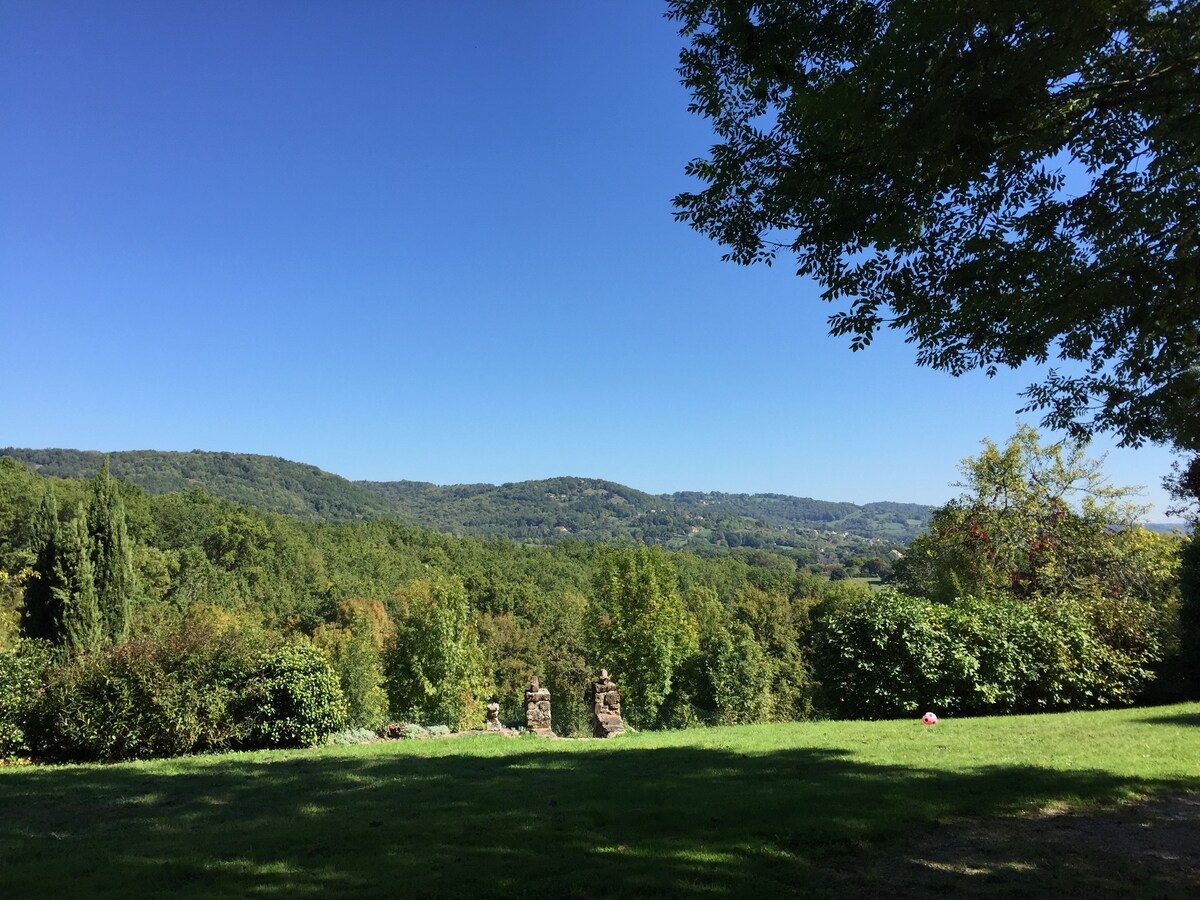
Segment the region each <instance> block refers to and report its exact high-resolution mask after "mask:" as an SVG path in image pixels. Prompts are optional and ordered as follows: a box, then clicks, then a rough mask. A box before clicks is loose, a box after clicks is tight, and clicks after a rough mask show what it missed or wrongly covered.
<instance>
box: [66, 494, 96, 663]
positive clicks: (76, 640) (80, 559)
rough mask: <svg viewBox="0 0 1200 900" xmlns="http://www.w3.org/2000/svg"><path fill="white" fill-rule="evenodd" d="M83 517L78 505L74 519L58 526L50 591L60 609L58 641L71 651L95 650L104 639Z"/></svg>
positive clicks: (81, 506)
mask: <svg viewBox="0 0 1200 900" xmlns="http://www.w3.org/2000/svg"><path fill="white" fill-rule="evenodd" d="M86 516H87V514H86V511H85V510H84V508H83V504H80V506H79V509H78V511H77V512H76V515H75V518H73V519H72V520H71V521H70V522H69V523H67V524H66V525H65V526H63V527H62V528H61V529H60V531H59V542H58V556H57V559H56V560H55V572H56V576H55V586H54V593H55V595H56V597H57V598H58V608H59V609H60V610H61V611H62V629H61V640H62V643H63V644H65V645H66V647H67V649H68V650H70V651H71V652H73V653H76V652H87V651H91V650H95V649H96V648H97V647H99V646H100V644H101V642H102V641H103V640H104V629H103V625H102V623H101V619H100V601H99V598H98V596H97V594H96V581H95V577H94V574H93V568H92V546H91V545H92V541H91V536H90V535H89V534H88V530H87V517H86Z"/></svg>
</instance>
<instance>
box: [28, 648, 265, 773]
mask: <svg viewBox="0 0 1200 900" xmlns="http://www.w3.org/2000/svg"><path fill="white" fill-rule="evenodd" d="M252 659H253V656H252V650H251V648H250V646H249V645H248V644H247V643H246V641H245V640H244V639H243V637H242V636H241V635H240V634H239V633H238V632H237V631H235V630H232V629H228V630H225V631H219V632H213V631H211V630H208V629H206V628H204V627H202V626H200V625H184V626H182V627H181V628H180V629H179V630H177V631H174V632H171V633H167V634H164V635H159V636H149V637H142V638H139V639H137V640H133V641H129V642H128V643H126V644H123V645H122V646H120V647H116V648H113V647H109V648H105V649H103V650H100V651H97V652H95V653H90V654H85V655H81V656H78V657H75V658H73V659H70V660H68V661H66V662H64V663H62V664H60V665H58V666H55V667H54V668H52V669H51V670H50V672H49V677H48V679H47V685H46V689H45V692H44V694H43V695H42V696H41V697H40V699H39V700H38V702H37V703H36V705H35V709H34V710H33V712H32V715H31V727H30V734H29V743H30V746H31V749H32V750H33V751H34V753H35V754H37V755H39V756H43V757H46V758H49V759H55V760H64V761H66V760H71V761H84V760H100V761H113V760H121V759H140V758H148V757H161V756H177V755H179V754H183V753H189V752H193V751H197V750H206V749H221V748H225V747H229V746H233V745H235V744H236V743H238V742H239V740H240V739H241V738H242V737H243V735H244V733H245V721H244V717H243V715H242V713H241V711H240V706H241V696H242V691H243V686H244V684H245V680H246V676H247V673H248V671H249V668H250V664H251V661H252Z"/></svg>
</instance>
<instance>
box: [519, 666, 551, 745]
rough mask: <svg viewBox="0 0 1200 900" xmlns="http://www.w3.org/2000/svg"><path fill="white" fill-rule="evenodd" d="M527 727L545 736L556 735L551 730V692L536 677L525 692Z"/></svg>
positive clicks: (531, 680)
mask: <svg viewBox="0 0 1200 900" xmlns="http://www.w3.org/2000/svg"><path fill="white" fill-rule="evenodd" d="M525 726H526V727H527V728H528V729H529V730H530V731H532V732H535V733H536V734H540V735H543V736H546V735H552V734H554V732H553V731H552V730H551V728H550V692H549V691H548V690H546V689H545V688H544V687H542V686H541V685H540V684H538V677H537V676H536V675H534V676H533V678H532V679H530V682H529V690H527V691H526V692H525Z"/></svg>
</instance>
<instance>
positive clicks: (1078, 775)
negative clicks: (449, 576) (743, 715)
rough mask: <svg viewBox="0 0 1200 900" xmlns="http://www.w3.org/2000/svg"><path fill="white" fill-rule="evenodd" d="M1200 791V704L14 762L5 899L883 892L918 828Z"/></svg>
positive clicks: (6, 799) (4, 806)
mask: <svg viewBox="0 0 1200 900" xmlns="http://www.w3.org/2000/svg"><path fill="white" fill-rule="evenodd" d="M1197 789H1200V704H1189V705H1185V706H1175V707H1164V708H1159V709H1154V710H1123V711H1116V712H1100V713H1074V714H1067V715H1058V716H1039V717H1012V718H995V719H962V720H945V721H943V722H942V723H941V724H940V725H938V726H936V727H934V728H924V727H922V726H920V725H919V724H917V723H914V722H907V721H906V722H882V723H847V722H836V723H806V724H796V725H773V726H747V727H741V728H723V729H709V730H697V731H687V732H673V733H659V734H638V735H626V736H625V737H623V738H621V739H619V740H617V741H611V742H591V741H545V740H537V739H532V738H526V739H520V740H505V739H503V738H494V737H492V738H489V737H478V738H475V737H467V738H463V739H460V740H452V741H432V742H425V743H405V744H401V743H392V744H378V745H371V746H363V747H350V748H323V749H321V750H317V751H307V752H302V751H297V752H275V753H257V754H233V755H227V756H214V757H204V758H193V759H185V760H173V761H162V762H151V763H140V764H130V765H120V766H110V767H99V766H78V767H67V768H45V769H36V768H21V769H8V770H2V771H0V896H3V897H33V896H67V895H80V894H81V893H82V894H86V895H88V896H117V895H123V896H127V895H130V894H132V895H135V896H147V895H168V894H169V895H172V896H176V895H183V896H217V895H224V896H279V897H282V896H285V895H286V896H289V897H316V896H324V895H331V896H334V895H336V896H348V895H349V896H367V895H372V896H375V895H379V894H381V893H384V892H386V893H388V894H393V895H399V896H500V895H510V896H511V895H517V896H533V897H562V896H579V897H597V896H635V895H636V896H647V895H649V896H680V895H688V894H694V895H702V896H778V895H794V894H811V893H814V892H815V893H818V894H820V893H825V892H828V893H832V894H837V895H845V896H852V895H861V894H862V893H863V892H864V891H865V892H868V893H871V892H875V891H880V892H883V893H885V894H886V893H888V885H889V884H890V883H891V882H892V880H893V879H894V878H898V877H900V875H901V874H902V871H903V869H904V868H905V867H910V868H911V867H912V866H913V865H915V863H913V862H912V860H911V859H909V858H908V857H907V856H906V855H905V853H903V852H899V851H893V850H892V849H891V848H894V847H900V846H901V845H902V844H903V842H904V841H905V840H906V839H907V837H906V836H907V835H909V834H914V833H926V832H928V831H929V829H932V828H937V827H944V826H946V825H947V824H952V823H954V822H955V821H956V820H959V819H961V818H962V817H990V816H997V815H1005V814H1012V813H1021V812H1024V811H1029V810H1032V809H1036V808H1040V807H1045V806H1047V805H1061V804H1068V805H1073V806H1090V805H1095V804H1108V803H1114V802H1117V801H1122V800H1126V799H1129V798H1131V797H1134V796H1136V795H1140V794H1144V793H1156V792H1163V791H1173V790H1197ZM1072 877H1074V876H1072ZM961 878H963V879H968V880H969V878H970V875H969V874H964V875H962V876H961ZM1039 879H1040V880H1039V881H1038V882H1037V884H1036V885H1035V890H1034V892H1035V893H1042V892H1043V890H1044V891H1045V892H1046V893H1051V892H1053V891H1054V890H1055V889H1056V886H1055V885H1056V883H1055V881H1054V878H1053V877H1052V875H1045V876H1039ZM1046 879H1048V880H1046ZM957 887H959V888H960V889H963V890H970V889H971V886H970V884H958V885H957ZM1065 888H1066V890H1067V893H1068V894H1069V893H1070V884H1067V885H1065ZM1028 890H1029V885H1028V884H1025V885H1023V886H1022V885H1020V884H1018V885H1017V886H1016V888H1015V889H1014V894H1021V893H1025V892H1027V891H1028ZM1156 890H1157V889H1156ZM1167 893H1168V894H1169V893H1170V892H1169V891H1168V892H1167Z"/></svg>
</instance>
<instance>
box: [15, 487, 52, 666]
mask: <svg viewBox="0 0 1200 900" xmlns="http://www.w3.org/2000/svg"><path fill="white" fill-rule="evenodd" d="M33 546H34V547H36V548H37V561H36V562H35V563H34V564H33V574H32V575H31V576H30V578H29V581H28V583H27V584H26V586H25V605H24V606H23V607H22V608H21V633H22V634H24V635H25V636H26V637H33V638H43V639H44V640H47V641H52V642H54V643H56V644H57V643H59V642H60V641H61V639H62V604H61V594H60V591H59V590H57V589H60V588H61V585H60V584H58V582H57V580H56V579H57V577H58V565H57V561H58V552H59V525H58V499H57V498H56V497H55V496H54V488H53V487H50V486H47V487H46V492H45V493H44V494H42V502H41V503H40V504H39V505H38V509H37V512H36V513H35V514H34V519H33Z"/></svg>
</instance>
